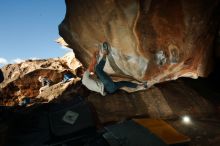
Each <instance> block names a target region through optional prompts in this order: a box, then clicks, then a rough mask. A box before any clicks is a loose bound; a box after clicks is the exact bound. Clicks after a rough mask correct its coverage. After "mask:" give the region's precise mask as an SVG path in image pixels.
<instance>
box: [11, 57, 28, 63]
mask: <svg viewBox="0 0 220 146" xmlns="http://www.w3.org/2000/svg"><path fill="white" fill-rule="evenodd" d="M24 61H25V60H24V59H20V58H16V59H14V60H12V61H11V62H12V63H21V62H24Z"/></svg>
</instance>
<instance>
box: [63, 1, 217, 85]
mask: <svg viewBox="0 0 220 146" xmlns="http://www.w3.org/2000/svg"><path fill="white" fill-rule="evenodd" d="M219 5H220V2H219V1H218V0H202V1H201V0H194V1H193V2H192V1H190V0H140V1H138V0H118V1H111V0H94V1H90V0H84V1H77V0H66V7H67V11H66V16H65V19H64V20H63V22H62V23H61V24H60V26H59V32H60V35H61V36H62V37H63V38H64V40H65V41H66V42H67V43H68V45H69V47H71V48H72V49H73V50H74V52H75V53H76V56H77V58H79V60H80V61H81V62H82V63H83V64H85V65H88V64H89V62H90V59H91V56H92V52H93V51H94V50H95V48H96V47H97V46H98V45H99V44H100V43H101V42H103V41H108V42H109V43H110V44H111V49H110V55H109V57H108V61H109V65H108V67H106V68H105V70H106V71H107V72H108V73H115V74H116V75H122V76H131V77H132V78H134V79H138V80H149V81H151V82H152V84H154V83H157V82H162V81H166V80H173V79H176V78H178V77H192V78H197V77H198V76H206V75H207V74H208V73H209V72H210V71H211V68H212V58H211V55H212V52H213V49H212V45H213V40H214V37H215V34H216V32H217V25H218V23H219V16H220V14H219Z"/></svg>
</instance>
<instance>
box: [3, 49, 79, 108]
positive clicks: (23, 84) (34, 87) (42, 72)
mask: <svg viewBox="0 0 220 146" xmlns="http://www.w3.org/2000/svg"><path fill="white" fill-rule="evenodd" d="M80 65H81V64H80V63H79V62H78V60H77V59H76V58H75V55H74V53H73V52H70V53H68V54H66V55H65V56H64V57H62V58H54V59H48V60H46V59H42V60H27V61H25V62H22V63H19V64H9V65H6V66H4V67H3V68H2V69H1V70H2V72H3V75H4V81H3V82H2V83H1V84H0V88H1V90H0V104H1V105H14V104H16V102H18V98H20V97H23V96H27V97H30V98H34V97H36V96H38V95H39V89H40V88H41V83H40V82H39V81H38V78H39V76H43V77H47V78H48V79H50V80H52V81H53V84H56V83H59V82H61V81H62V79H63V74H64V72H65V71H66V70H70V69H71V70H73V73H74V70H75V69H76V68H77V67H79V66H80Z"/></svg>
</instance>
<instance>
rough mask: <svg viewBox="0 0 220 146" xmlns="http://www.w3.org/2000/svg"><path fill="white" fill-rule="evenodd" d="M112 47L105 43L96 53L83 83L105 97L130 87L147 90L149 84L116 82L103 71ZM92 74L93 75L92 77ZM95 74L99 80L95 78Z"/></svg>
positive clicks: (84, 75)
mask: <svg viewBox="0 0 220 146" xmlns="http://www.w3.org/2000/svg"><path fill="white" fill-rule="evenodd" d="M109 48H110V45H109V44H108V43H107V42H104V43H103V44H102V45H101V47H100V49H99V51H95V53H94V54H93V59H92V61H91V64H90V66H89V68H88V69H87V70H86V71H85V72H84V74H83V79H82V83H83V84H84V85H85V86H86V87H87V88H88V89H90V90H92V91H96V92H99V93H101V94H102V95H103V96H105V95H106V92H107V93H114V92H115V91H117V90H118V89H119V88H122V87H130V88H137V89H138V90H141V89H146V88H147V82H145V83H141V84H136V83H133V82H129V81H119V82H114V81H113V80H112V79H111V78H110V76H109V75H107V73H106V72H104V71H103V69H104V66H105V63H106V56H107V55H108V54H109ZM91 74H92V75H91ZM93 74H95V75H96V76H97V77H98V78H94V75H93Z"/></svg>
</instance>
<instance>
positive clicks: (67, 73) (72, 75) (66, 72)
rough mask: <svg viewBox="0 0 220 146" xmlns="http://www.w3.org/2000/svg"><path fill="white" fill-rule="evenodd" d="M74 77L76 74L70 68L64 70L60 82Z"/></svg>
mask: <svg viewBox="0 0 220 146" xmlns="http://www.w3.org/2000/svg"><path fill="white" fill-rule="evenodd" d="M76 77H77V76H76V75H74V74H73V73H72V72H71V71H70V70H66V71H65V73H64V75H63V80H62V83H66V82H69V81H70V80H72V79H73V78H76Z"/></svg>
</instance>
